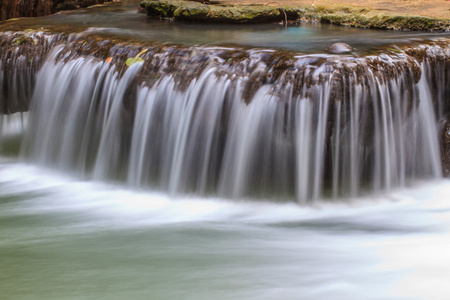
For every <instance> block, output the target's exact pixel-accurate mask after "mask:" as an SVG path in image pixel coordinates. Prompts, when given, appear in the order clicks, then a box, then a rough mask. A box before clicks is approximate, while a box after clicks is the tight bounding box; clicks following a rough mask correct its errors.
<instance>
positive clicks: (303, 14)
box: [141, 0, 450, 31]
mask: <svg viewBox="0 0 450 300" xmlns="http://www.w3.org/2000/svg"><path fill="white" fill-rule="evenodd" d="M141 6H142V7H143V8H145V9H146V10H147V14H148V15H149V16H152V17H160V18H173V19H175V20H180V21H196V22H215V23H263V22H279V21H284V20H285V19H287V20H302V21H307V22H311V21H313V22H321V23H331V24H336V25H343V26H352V27H363V28H377V29H395V30H424V31H446V30H447V31H448V30H450V20H440V19H433V18H427V17H420V16H396V15H390V14H380V13H379V12H376V11H371V10H369V9H366V8H355V7H347V6H336V5H334V6H333V5H332V6H321V5H318V6H312V5H306V6H296V7H281V6H270V5H206V4H202V3H199V2H193V1H183V0H144V1H143V2H141Z"/></svg>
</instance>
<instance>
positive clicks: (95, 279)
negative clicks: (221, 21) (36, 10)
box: [0, 6, 450, 300]
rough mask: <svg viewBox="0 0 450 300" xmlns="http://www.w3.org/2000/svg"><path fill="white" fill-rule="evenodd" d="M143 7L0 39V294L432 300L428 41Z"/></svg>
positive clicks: (437, 73)
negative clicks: (157, 16)
mask: <svg viewBox="0 0 450 300" xmlns="http://www.w3.org/2000/svg"><path fill="white" fill-rule="evenodd" d="M113 12H114V13H115V14H113ZM112 16H117V18H118V19H115V21H114V22H113V23H111V18H112ZM143 17H145V16H142V15H138V14H136V13H135V12H134V10H133V11H132V10H131V8H126V9H122V8H120V9H118V8H117V7H116V6H113V7H112V8H108V9H106V10H101V9H97V8H95V9H86V10H82V11H77V12H73V13H68V14H64V15H63V17H62V18H63V19H64V20H66V21H67V23H68V24H69V25H70V24H71V23H73V24H72V25H73V26H77V24H80V22H81V23H85V24H84V25H83V26H86V28H81V29H80V30H81V31H77V32H75V33H73V34H71V35H69V36H68V37H66V36H61V35H52V34H50V33H43V32H34V31H33V32H27V33H25V34H23V35H16V34H11V33H4V34H3V35H2V36H1V38H2V52H1V59H0V62H1V66H2V72H0V81H1V86H2V87H3V88H2V92H1V93H0V100H1V101H0V103H2V111H3V112H7V113H8V114H4V115H0V295H1V297H0V298H1V299H8V300H9V299H11V300H19V299H24V300H28V299H46V300H47V299H55V300H56V299H67V300H72V299H126V298H128V299H152V300H159V299H164V300H179V299H183V300H189V299H192V300H202V299H204V300H207V299H208V300H210V299H213V300H221V299H223V300H225V299H239V300H250V299H255V300H256V299H258V300H259V299H268V300H269V299H270V300H278V299H286V300H290V299H292V300H297V299H302V300H303V299H324V300H328V299H346V300H347V299H354V300H359V299H368V300H371V299H373V300H375V299H447V298H448V295H450V288H449V286H448V281H449V280H450V277H449V274H450V254H449V252H448V247H449V242H448V241H450V202H449V200H450V180H449V179H445V178H442V166H441V155H440V148H439V134H441V133H440V131H439V129H440V124H441V123H442V122H444V121H445V118H446V117H447V114H448V101H449V96H450V90H449V89H448V86H450V73H449V72H450V71H449V69H448V63H446V62H447V61H448V59H449V57H450V53H449V52H450V47H449V46H448V45H449V43H448V39H442V38H446V36H447V34H440V35H439V34H427V35H425V34H415V33H404V32H388V33H386V32H382V31H379V32H378V31H364V30H356V29H336V28H334V27H328V26H298V27H295V26H291V27H290V28H280V27H279V25H262V26H258V27H243V26H236V27H234V28H232V29H230V28H229V27H225V26H219V25H217V26H209V25H208V28H207V29H205V30H204V27H201V26H200V25H197V24H185V25H182V26H180V25H179V24H171V23H168V22H165V21H161V22H160V21H148V22H147V21H146V19H145V21H144V24H145V25H142V24H143V20H144V18H143ZM94 20H95V22H100V23H95V24H94ZM139 20H140V21H139ZM11 22H16V21H11ZM18 22H23V23H22V25H21V26H22V27H28V28H34V27H33V26H41V27H45V26H50V25H51V26H54V24H58V22H61V15H55V16H49V17H46V18H37V19H32V20H20V21H18ZM102 22H103V23H102ZM39 24H40V25H39ZM137 24H141V25H142V27H139V26H138V25H137ZM277 26H278V27H277ZM136 27H139V29H133V28H136ZM197 28H198V29H200V31H198V32H197V31H195V32H194V29H195V30H197ZM23 29H25V28H22V30H23ZM274 31H277V32H279V34H276V35H274ZM80 32H82V33H80ZM86 32H90V33H92V32H94V33H99V32H102V33H103V34H105V33H106V34H108V35H110V34H114V35H116V36H117V35H125V36H126V37H127V38H131V37H139V39H141V40H151V41H152V43H155V44H151V45H150V46H145V47H141V48H139V47H137V46H136V47H134V48H133V46H123V45H122V44H115V45H106V46H107V47H108V48H102V47H104V46H105V45H104V44H101V43H102V42H100V44H101V45H100V44H99V45H100V46H99V48H95V47H92V48H89V49H88V48H87V47H88V46H89V47H90V45H92V44H91V43H94V42H92V41H91V40H90V39H88V38H87V35H86ZM337 32H339V34H340V36H336V35H337ZM203 33H204V34H203ZM158 35H159V36H158ZM169 36H170V38H169ZM218 36H220V38H219V37H218ZM292 36H302V42H301V43H299V42H297V41H296V42H291V41H292ZM330 36H334V37H335V39H336V41H343V40H345V41H354V45H355V46H357V47H358V51H357V52H358V53H354V54H352V55H345V56H339V55H329V54H325V53H324V52H323V49H324V48H325V47H326V44H329V43H330V38H329V37H330ZM369 36H370V37H369ZM418 36H420V39H421V40H420V41H419V42H420V43H423V45H419V43H418V41H417V38H418ZM103 38H104V39H106V37H105V36H103ZM437 38H439V39H437ZM218 39H220V43H218V41H217V40H218ZM368 39H370V42H369V41H368ZM269 40H270V41H271V42H269ZM394 40H395V41H397V42H398V43H397V44H396V45H395V46H391V44H392V42H393V41H394ZM161 41H164V42H170V43H171V44H170V45H169V44H163V45H161ZM333 41H335V40H333ZM272 42H273V43H274V44H272ZM173 43H180V44H175V45H173ZM198 44H200V45H198ZM231 44H234V45H235V46H231ZM236 45H240V46H236ZM385 45H390V46H388V47H389V48H388V50H387V51H384V52H383V51H381V52H379V53H378V52H377V53H376V54H370V55H368V54H364V55H362V52H367V51H369V52H370V51H374V49H375V48H377V47H380V46H385ZM106 46H105V47H106ZM26 47H31V48H26ZM249 47H252V48H249ZM24 49H25V50H24ZM30 49H31V50H32V51H31V52H30ZM99 49H100V50H99ZM104 49H107V50H104ZM393 49H394V50H395V51H394V50H393ZM286 50H289V51H286ZM83 51H84V52H83ZM102 51H103V52H104V51H107V52H105V53H108V54H107V55H103V56H102V55H99V54H98V53H103V52H102ZM300 51H301V52H302V53H300ZM305 52H306V53H305ZM30 53H32V54H31V55H30ZM86 53H87V54H86ZM124 53H125V54H124ZM124 55H128V56H124ZM360 55H361V56H360ZM107 56H108V59H107ZM133 57H134V60H133V63H128V65H129V66H127V65H126V64H125V60H126V61H127V62H129V60H128V59H127V58H133ZM137 57H139V58H140V60H136V58H137ZM444 134H445V133H444ZM447 134H450V133H447Z"/></svg>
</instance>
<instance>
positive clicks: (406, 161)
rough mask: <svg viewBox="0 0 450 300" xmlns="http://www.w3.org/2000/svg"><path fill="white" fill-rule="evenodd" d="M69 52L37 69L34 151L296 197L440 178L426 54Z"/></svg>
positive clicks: (132, 176)
mask: <svg viewBox="0 0 450 300" xmlns="http://www.w3.org/2000/svg"><path fill="white" fill-rule="evenodd" d="M436 48H437V49H438V50H436V49H435V48H433V46H430V47H429V49H428V50H426V49H425V50H423V49H422V50H423V51H428V52H430V53H432V52H433V51H434V52H436V51H437V52H438V51H439V49H440V48H439V47H436ZM411 51H412V50H411ZM414 51H416V50H414ZM442 51H444V52H445V51H447V50H445V49H444V50H442ZM135 52H137V51H135ZM447 52H448V51H447ZM74 53H75V52H70V51H68V50H67V48H65V47H62V46H57V47H54V48H53V50H52V52H51V54H49V55H48V57H47V59H46V60H45V62H44V64H43V65H42V67H41V68H40V70H39V72H38V73H37V74H36V75H35V77H36V82H35V84H34V86H35V87H34V92H33V96H32V99H31V104H30V112H29V115H28V116H27V117H26V118H27V124H26V125H25V126H26V127H25V129H24V131H25V134H24V138H23V144H22V155H23V157H24V159H27V160H29V161H31V162H33V163H38V164H42V165H45V166H49V167H54V168H59V169H62V170H65V171H67V172H73V173H76V174H78V175H79V176H83V177H84V178H86V179H93V180H102V181H103V180H113V181H118V182H122V183H124V184H127V185H130V186H133V187H135V188H151V189H157V190H161V191H166V192H168V193H170V194H172V195H176V194H179V193H195V194H201V195H209V194H212V195H219V196H224V197H230V198H246V197H250V198H259V197H264V198H276V199H296V201H298V202H299V203H309V202H312V201H316V200H318V199H322V198H331V199H333V198H338V197H348V196H350V197H353V196H356V195H360V194H361V193H365V192H370V191H388V190H390V189H392V188H394V187H399V186H403V185H405V184H407V183H408V182H410V181H411V180H415V179H423V178H438V177H440V176H441V161H440V153H439V141H438V126H437V124H438V123H439V121H440V120H441V119H442V118H443V117H444V114H445V113H446V112H445V110H446V108H445V107H446V105H447V104H446V103H445V101H448V99H447V98H448V92H445V91H444V92H442V90H443V86H442V85H443V84H446V83H447V82H448V80H449V79H448V78H449V77H450V76H448V70H446V69H445V66H443V67H442V66H440V67H439V66H438V67H436V64H438V63H439V62H438V60H436V61H432V60H431V59H422V60H421V61H420V60H419V59H416V58H414V56H412V55H410V54H411V53H409V54H408V53H407V51H404V52H402V53H401V54H392V53H391V54H390V55H386V54H382V55H374V56H366V57H359V58H358V57H350V56H343V57H339V56H328V55H289V54H282V55H281V54H279V53H275V52H273V51H264V50H235V49H225V48H201V47H198V48H195V47H194V48H189V49H181V48H180V49H177V48H170V49H165V48H158V49H156V48H155V49H147V50H146V53H145V54H144V55H142V58H143V60H144V62H143V63H142V62H137V63H134V64H132V65H131V66H129V67H126V66H124V64H122V65H120V64H114V63H108V62H106V61H105V60H104V59H99V58H96V57H95V56H86V55H78V54H74ZM110 53H118V48H114V47H113V49H112V50H111V51H110ZM447 54H448V53H445V55H447ZM134 55H136V54H134ZM435 55H437V54H435ZM433 72H441V73H442V74H441V75H442V76H436V74H434V73H433ZM437 77H439V78H438V79H436V78H437Z"/></svg>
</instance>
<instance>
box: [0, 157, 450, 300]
mask: <svg viewBox="0 0 450 300" xmlns="http://www.w3.org/2000/svg"><path fill="white" fill-rule="evenodd" d="M449 195H450V181H449V180H441V181H436V182H418V183H417V185H416V186H414V187H410V188H407V189H400V190H396V191H393V192H392V193H389V194H383V195H373V196H370V197H364V198H358V199H351V200H350V199H342V200H341V201H340V202H334V203H329V202H328V203H326V202H318V203H316V205H314V206H311V207H302V206H298V205H296V204H275V203H271V202H255V201H252V200H251V199H245V200H240V201H229V200H227V199H214V198H198V197H194V196H184V197H180V198H170V197H168V196H166V195H165V194H159V193H154V192H151V191H136V190H134V191H133V190H129V189H126V188H124V187H122V186H120V185H112V184H104V183H95V182H83V181H79V180H77V179H76V178H71V177H69V176H67V175H64V174H61V173H56V172H55V171H50V170H46V169H43V168H40V167H36V166H32V165H27V164H23V163H20V162H17V161H15V160H14V159H10V158H9V159H8V158H3V160H2V163H1V165H0V228H1V230H0V253H1V259H0V270H1V272H0V291H1V294H2V299H14V300H16V299H245V300H247V299H446V295H449V292H450V291H449V287H448V284H446V283H447V282H448V279H449V275H448V274H450V272H449V271H450V254H449V253H448V251H447V249H448V246H449V245H448V244H449V234H450V231H449V225H450V204H449V203H448V199H449Z"/></svg>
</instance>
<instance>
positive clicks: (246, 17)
mask: <svg viewBox="0 0 450 300" xmlns="http://www.w3.org/2000/svg"><path fill="white" fill-rule="evenodd" d="M141 6H142V7H143V8H145V9H146V10H147V14H148V15H149V16H152V17H161V18H174V19H175V20H182V21H198V22H215V23H260V22H274V21H280V20H283V19H284V15H282V14H281V12H280V8H278V7H271V6H265V5H251V6H250V5H232V6H218V5H206V4H202V3H198V2H189V1H170V0H164V1H155V0H146V1H144V2H141Z"/></svg>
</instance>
